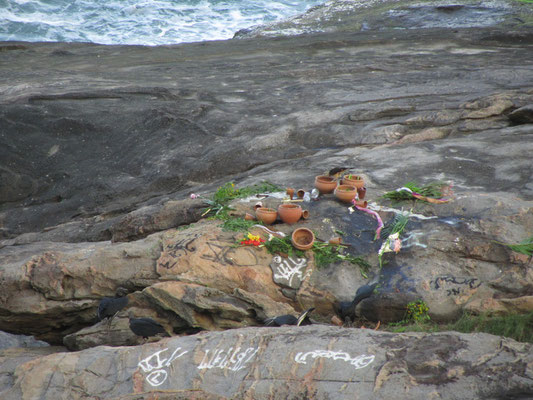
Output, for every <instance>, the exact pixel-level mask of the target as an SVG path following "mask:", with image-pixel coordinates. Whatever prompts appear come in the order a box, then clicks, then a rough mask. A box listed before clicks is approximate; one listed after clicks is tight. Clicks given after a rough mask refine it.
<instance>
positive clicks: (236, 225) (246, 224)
mask: <svg viewBox="0 0 533 400" xmlns="http://www.w3.org/2000/svg"><path fill="white" fill-rule="evenodd" d="M220 219H222V218H220ZM254 225H263V222H262V221H248V220H246V219H243V218H233V217H231V216H229V215H228V218H226V219H224V223H223V224H222V230H225V231H232V232H243V231H248V230H250V228H251V227H252V226H254Z"/></svg>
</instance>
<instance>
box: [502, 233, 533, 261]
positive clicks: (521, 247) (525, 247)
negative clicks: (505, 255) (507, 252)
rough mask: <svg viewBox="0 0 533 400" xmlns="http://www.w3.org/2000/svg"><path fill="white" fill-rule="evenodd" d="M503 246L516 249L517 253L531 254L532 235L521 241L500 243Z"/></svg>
mask: <svg viewBox="0 0 533 400" xmlns="http://www.w3.org/2000/svg"><path fill="white" fill-rule="evenodd" d="M498 243H500V244H503V245H504V246H507V247H509V248H510V249H511V250H513V251H516V252H517V253H521V254H525V255H526V256H530V257H531V256H533V236H531V237H530V238H528V239H526V240H523V241H522V242H520V243H518V244H508V243H501V242H498Z"/></svg>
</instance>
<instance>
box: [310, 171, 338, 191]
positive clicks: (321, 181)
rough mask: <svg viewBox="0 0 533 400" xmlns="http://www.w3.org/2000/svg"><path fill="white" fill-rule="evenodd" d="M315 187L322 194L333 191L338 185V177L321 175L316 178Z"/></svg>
mask: <svg viewBox="0 0 533 400" xmlns="http://www.w3.org/2000/svg"><path fill="white" fill-rule="evenodd" d="M315 187H316V188H317V189H318V191H319V192H320V193H321V194H325V193H332V192H333V191H334V190H335V188H336V187H337V179H335V178H334V177H332V176H327V175H319V176H317V177H316V178H315Z"/></svg>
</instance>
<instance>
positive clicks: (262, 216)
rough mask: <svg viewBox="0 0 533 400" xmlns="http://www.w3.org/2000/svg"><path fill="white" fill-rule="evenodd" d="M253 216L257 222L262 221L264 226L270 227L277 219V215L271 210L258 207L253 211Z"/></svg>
mask: <svg viewBox="0 0 533 400" xmlns="http://www.w3.org/2000/svg"><path fill="white" fill-rule="evenodd" d="M255 216H256V217H257V219H258V220H259V221H263V222H264V223H265V224H267V225H271V224H273V223H274V221H275V220H276V218H277V217H278V213H277V211H276V210H274V209H273V208H268V207H259V208H258V209H256V210H255Z"/></svg>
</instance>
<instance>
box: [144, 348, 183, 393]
mask: <svg viewBox="0 0 533 400" xmlns="http://www.w3.org/2000/svg"><path fill="white" fill-rule="evenodd" d="M180 350H181V347H178V348H177V349H176V350H174V352H173V353H172V354H171V355H170V357H169V358H162V357H161V353H164V352H165V351H168V348H167V349H163V350H159V351H156V352H155V353H154V354H152V355H151V356H149V357H146V358H145V359H144V360H141V361H140V362H139V364H138V365H139V367H140V368H141V369H142V370H143V372H150V374H149V375H148V376H147V377H146V380H147V381H148V383H149V384H150V385H152V386H159V385H161V384H162V383H163V382H165V380H166V379H167V377H168V373H167V371H165V370H164V369H163V367H169V366H170V363H171V362H172V361H174V360H175V359H177V358H180V357H181V356H183V355H184V354H186V353H188V351H187V350H184V351H183V352H181V353H180V354H178V352H179V351H180Z"/></svg>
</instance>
